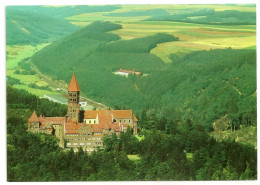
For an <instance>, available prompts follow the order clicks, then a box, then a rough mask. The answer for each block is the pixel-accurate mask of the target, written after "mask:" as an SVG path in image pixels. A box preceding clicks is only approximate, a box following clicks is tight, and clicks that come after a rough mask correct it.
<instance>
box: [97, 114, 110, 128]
mask: <svg viewBox="0 0 260 185" xmlns="http://www.w3.org/2000/svg"><path fill="white" fill-rule="evenodd" d="M112 121H113V120H112V116H111V115H110V114H98V122H99V125H101V127H102V128H103V129H109V128H110V124H112Z"/></svg>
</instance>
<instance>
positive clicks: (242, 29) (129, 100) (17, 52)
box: [6, 5, 256, 130]
mask: <svg viewBox="0 0 260 185" xmlns="http://www.w3.org/2000/svg"><path fill="white" fill-rule="evenodd" d="M14 9H17V10H19V14H17V15H16V17H15V16H9V20H10V18H13V19H18V20H20V18H21V17H22V12H23V9H22V8H20V7H14ZM25 9H26V14H25V15H27V17H26V19H25V21H27V20H28V15H30V13H29V12H30V8H25ZM32 9H33V11H34V13H35V12H36V11H38V12H39V14H40V15H44V16H43V18H44V20H48V19H49V18H48V17H45V16H47V14H48V12H49V13H50V15H55V20H52V23H55V21H57V19H64V20H65V21H66V23H65V22H63V23H64V25H66V29H67V30H64V31H63V32H62V34H64V35H65V36H64V37H61V38H60V39H59V40H57V41H56V40H55V34H57V32H55V31H54V32H52V33H55V34H54V35H53V34H50V35H49V39H47V40H48V41H49V42H48V43H46V42H43V41H46V39H43V40H41V41H40V40H37V39H36V40H37V44H36V45H35V43H34V44H33V45H28V44H26V45H22V44H20V45H19V44H15V45H14V44H12V45H11V44H9V45H7V65H6V66H7V75H8V76H10V77H11V78H14V79H18V80H20V84H14V87H16V88H20V89H26V90H28V91H29V92H31V93H34V94H36V95H38V96H43V95H44V94H46V93H48V94H59V92H57V91H56V90H55V89H53V88H52V91H50V89H49V90H48V89H47V90H46V89H42V88H45V87H47V86H48V85H49V86H51V84H50V83H49V82H50V81H46V80H44V79H43V78H40V76H39V75H37V74H31V75H28V74H26V75H24V74H22V73H20V74H17V73H15V71H16V70H20V71H22V72H23V71H26V70H28V69H25V68H24V67H22V66H21V65H18V62H21V61H22V62H21V64H23V63H24V62H25V61H23V60H24V59H25V58H27V57H31V58H30V59H29V60H27V61H26V62H27V63H28V64H34V65H35V67H37V68H38V69H39V72H40V73H43V74H44V75H48V76H49V77H51V78H53V79H55V80H63V81H65V82H66V83H67V84H68V83H69V79H70V77H71V73H72V72H75V73H76V76H77V79H78V81H79V83H80V84H81V89H82V93H84V94H86V95H87V97H89V98H91V99H94V100H95V101H98V102H101V103H103V104H105V105H107V106H109V107H112V108H114V107H120V108H129V109H133V110H134V111H135V112H136V114H137V115H141V112H142V110H146V111H147V113H148V114H156V115H157V116H158V117H163V116H165V115H169V118H174V119H184V120H185V119H187V118H189V117H193V119H194V121H195V122H201V123H202V124H203V125H206V127H207V129H209V130H211V125H212V123H213V122H214V120H217V119H219V117H221V116H223V114H229V115H230V118H229V119H230V120H233V121H234V122H236V124H238V123H239V124H243V122H244V119H246V118H244V117H243V116H244V115H248V114H250V119H252V122H254V121H255V118H254V115H255V112H254V111H255V108H254V107H255V104H254V102H255V100H256V96H255V95H254V94H255V92H256V79H255V76H256V73H255V61H254V60H255V50H256V25H255V24H254V22H255V18H254V17H255V11H256V7H255V6H253V5H193V6H192V8H191V7H190V6H188V5H158V6H156V7H155V6H152V5H142V6H140V5H132V6H130V5H117V6H104V7H102V6H100V7H99V6H93V7H92V6H86V7H79V6H75V7H60V6H58V7H33V8H32ZM65 10H66V11H65ZM55 11H56V12H58V13H59V14H55ZM10 12H12V11H10ZM10 21H11V22H12V21H16V20H10ZM68 23H70V24H71V25H75V27H71V26H70V24H68ZM24 25H26V26H27V27H28V29H29V28H33V24H32V25H30V24H29V22H27V24H24ZM42 26H44V24H43V25H42ZM26 29H27V28H26ZM58 30H59V29H58ZM72 30H75V31H74V32H72ZM19 31H21V27H20V30H19ZM33 31H35V32H36V33H37V34H40V32H39V30H33ZM22 32H25V30H24V29H22ZM23 34H24V33H23ZM37 34H36V35H37ZM28 38H29V41H30V38H31V37H28ZM38 42H39V43H38ZM120 68H122V69H127V70H136V71H141V72H143V73H145V74H147V76H144V77H137V76H131V75H130V77H129V78H124V77H121V76H116V75H114V72H115V71H116V70H118V69H120ZM30 70H31V69H30ZM30 70H29V71H30ZM32 84H35V85H36V87H37V88H32ZM29 85H30V87H29ZM104 89H105V90H104ZM115 89H116V90H115ZM222 92H224V93H222ZM229 96H232V98H231V99H230V98H228V97H229ZM212 97H214V98H212ZM234 102H237V103H235V105H234V106H233V107H232V106H228V105H229V104H230V103H234ZM202 104H203V106H202ZM223 107H224V108H223ZM178 115H181V116H180V117H179V116H178ZM250 123H251V122H250Z"/></svg>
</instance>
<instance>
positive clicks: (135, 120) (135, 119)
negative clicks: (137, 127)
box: [133, 114, 138, 122]
mask: <svg viewBox="0 0 260 185" xmlns="http://www.w3.org/2000/svg"><path fill="white" fill-rule="evenodd" d="M133 118H134V122H137V121H138V119H137V118H136V117H135V115H134V114H133Z"/></svg>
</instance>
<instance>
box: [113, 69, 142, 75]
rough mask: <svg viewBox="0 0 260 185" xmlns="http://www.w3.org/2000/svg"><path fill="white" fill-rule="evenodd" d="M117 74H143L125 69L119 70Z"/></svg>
mask: <svg viewBox="0 0 260 185" xmlns="http://www.w3.org/2000/svg"><path fill="white" fill-rule="evenodd" d="M117 72H122V73H131V74H136V75H140V74H142V73H141V72H138V71H130V70H124V69H119V70H118V71H117Z"/></svg>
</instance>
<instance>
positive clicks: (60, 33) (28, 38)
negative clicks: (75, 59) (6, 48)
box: [6, 8, 78, 45]
mask: <svg viewBox="0 0 260 185" xmlns="http://www.w3.org/2000/svg"><path fill="white" fill-rule="evenodd" d="M77 29H78V27H77V26H75V25H72V24H70V23H69V22H68V21H67V20H65V19H61V18H53V17H51V16H49V15H40V14H38V13H32V12H24V11H19V10H13V9H12V8H7V9H6V44H7V45H17V44H39V43H43V42H53V41H55V40H58V39H59V38H61V37H64V36H65V35H68V34H69V33H72V32H74V31H75V30H77Z"/></svg>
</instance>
